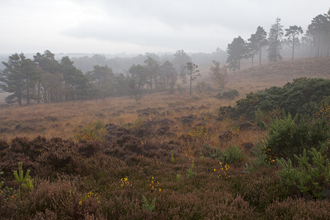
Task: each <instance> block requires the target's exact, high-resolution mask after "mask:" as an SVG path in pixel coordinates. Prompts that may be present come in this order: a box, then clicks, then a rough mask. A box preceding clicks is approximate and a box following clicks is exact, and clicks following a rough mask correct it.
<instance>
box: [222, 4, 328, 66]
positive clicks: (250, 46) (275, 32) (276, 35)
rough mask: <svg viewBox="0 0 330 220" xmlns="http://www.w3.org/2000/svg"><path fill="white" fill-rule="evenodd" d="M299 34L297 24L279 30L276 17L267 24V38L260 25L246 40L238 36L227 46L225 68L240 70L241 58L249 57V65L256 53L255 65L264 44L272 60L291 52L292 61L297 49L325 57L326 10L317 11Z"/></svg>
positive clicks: (278, 20) (302, 53) (278, 19)
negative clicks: (269, 25) (226, 65)
mask: <svg viewBox="0 0 330 220" xmlns="http://www.w3.org/2000/svg"><path fill="white" fill-rule="evenodd" d="M303 33H304V31H303V29H302V28H301V27H300V26H297V25H292V26H290V27H289V28H287V29H285V30H283V25H282V24H281V19H280V18H277V19H276V21H275V23H274V24H273V25H272V26H271V29H270V31H269V34H268V37H267V32H266V31H265V30H264V29H263V28H262V27H260V26H259V27H258V28H257V31H256V33H255V34H251V37H250V38H249V39H248V40H247V41H245V40H244V39H242V38H241V37H240V36H238V37H237V38H234V39H233V41H232V43H230V44H228V47H227V53H228V57H227V64H228V69H229V70H233V71H235V70H240V68H241V65H240V64H241V61H242V59H248V58H251V60H252V66H253V60H254V57H255V55H256V54H258V53H259V64H260V65H261V59H262V55H261V54H262V51H263V48H266V47H267V52H268V55H267V57H268V60H269V62H274V63H276V62H278V61H281V60H282V54H283V53H286V54H290V53H291V59H292V60H293V59H294V57H295V54H296V53H297V51H298V52H300V55H303V56H316V57H319V56H329V53H330V10H329V11H328V13H326V14H323V15H322V14H320V15H318V16H316V17H315V18H313V19H312V21H311V24H310V25H309V26H308V28H307V30H306V32H305V35H302V34H303ZM284 37H285V38H284ZM283 50H284V51H283ZM288 56H290V55H288Z"/></svg>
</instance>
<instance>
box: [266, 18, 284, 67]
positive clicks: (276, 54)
mask: <svg viewBox="0 0 330 220" xmlns="http://www.w3.org/2000/svg"><path fill="white" fill-rule="evenodd" d="M280 22H281V19H280V18H277V19H276V23H275V24H273V25H272V27H271V29H270V32H269V38H268V42H269V45H268V59H269V62H274V63H276V62H277V61H278V60H282V56H281V54H280V50H281V49H282V45H281V40H282V36H283V26H282V25H281V23H280Z"/></svg>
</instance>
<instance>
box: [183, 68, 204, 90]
mask: <svg viewBox="0 0 330 220" xmlns="http://www.w3.org/2000/svg"><path fill="white" fill-rule="evenodd" d="M186 68H187V70H188V75H189V79H190V80H189V81H190V93H189V94H190V95H191V84H192V82H193V81H194V80H195V79H196V78H197V77H199V76H201V75H200V74H199V70H197V68H198V66H197V65H196V64H194V63H192V62H188V63H187V64H186Z"/></svg>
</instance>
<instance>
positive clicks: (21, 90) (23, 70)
mask: <svg viewBox="0 0 330 220" xmlns="http://www.w3.org/2000/svg"><path fill="white" fill-rule="evenodd" d="M2 63H3V64H4V65H5V67H6V68H5V69H4V70H3V71H2V72H1V75H0V82H2V85H1V88H2V90H3V91H5V92H10V93H13V94H11V95H9V96H8V97H7V98H6V102H7V103H15V102H17V103H18V104H19V105H22V101H23V100H25V99H26V100H27V104H30V101H31V100H33V99H34V100H38V99H39V98H40V97H38V96H37V95H36V94H35V91H36V90H35V88H36V86H35V85H36V81H37V80H38V78H39V77H40V75H39V74H38V71H37V68H36V65H35V64H34V62H33V61H32V60H30V59H26V57H25V56H24V54H23V53H21V54H17V53H16V54H13V55H12V56H10V57H9V60H8V62H2Z"/></svg>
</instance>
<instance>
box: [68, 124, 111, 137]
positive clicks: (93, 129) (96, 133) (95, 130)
mask: <svg viewBox="0 0 330 220" xmlns="http://www.w3.org/2000/svg"><path fill="white" fill-rule="evenodd" d="M106 131H107V130H106V128H105V124H104V122H103V121H102V120H98V121H96V122H93V123H89V124H88V125H87V126H86V127H85V128H83V129H82V130H81V131H80V132H79V133H78V134H76V135H75V136H74V137H73V139H74V140H82V141H94V140H96V141H101V142H103V141H104V139H105V134H106Z"/></svg>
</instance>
